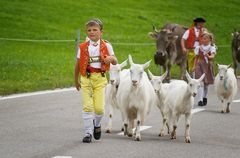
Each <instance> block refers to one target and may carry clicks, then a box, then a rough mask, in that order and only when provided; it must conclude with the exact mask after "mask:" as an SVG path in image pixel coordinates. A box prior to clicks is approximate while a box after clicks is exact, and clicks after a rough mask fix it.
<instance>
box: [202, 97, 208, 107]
mask: <svg viewBox="0 0 240 158" xmlns="http://www.w3.org/2000/svg"><path fill="white" fill-rule="evenodd" d="M204 105H207V98H203V106H204Z"/></svg>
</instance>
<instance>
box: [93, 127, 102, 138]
mask: <svg viewBox="0 0 240 158" xmlns="http://www.w3.org/2000/svg"><path fill="white" fill-rule="evenodd" d="M101 133H102V131H101V126H100V127H95V126H94V131H93V137H94V139H96V140H99V139H100V138H101Z"/></svg>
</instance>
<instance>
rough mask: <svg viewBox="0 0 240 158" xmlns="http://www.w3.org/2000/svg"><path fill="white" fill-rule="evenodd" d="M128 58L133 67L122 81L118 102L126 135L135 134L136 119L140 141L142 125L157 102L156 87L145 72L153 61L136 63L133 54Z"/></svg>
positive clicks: (135, 137)
mask: <svg viewBox="0 0 240 158" xmlns="http://www.w3.org/2000/svg"><path fill="white" fill-rule="evenodd" d="M128 60H129V63H130V65H131V67H130V70H129V71H128V75H127V77H125V79H123V80H121V82H120V85H119V89H118V93H117V102H118V105H119V108H120V109H121V111H122V114H123V117H124V135H128V136H130V137H131V136H132V135H133V131H132V129H133V127H134V123H135V122H134V121H135V120H136V129H135V131H134V140H137V141H140V140H141V135H140V125H141V124H143V122H144V120H145V117H146V115H147V114H148V113H149V110H150V106H151V105H152V104H155V102H156V97H154V96H155V93H154V89H153V87H152V85H151V83H150V81H149V79H148V77H147V74H146V72H144V69H146V68H147V67H148V66H149V65H150V62H151V61H148V62H146V63H145V64H142V65H141V64H134V63H133V61H132V57H131V55H129V57H128Z"/></svg>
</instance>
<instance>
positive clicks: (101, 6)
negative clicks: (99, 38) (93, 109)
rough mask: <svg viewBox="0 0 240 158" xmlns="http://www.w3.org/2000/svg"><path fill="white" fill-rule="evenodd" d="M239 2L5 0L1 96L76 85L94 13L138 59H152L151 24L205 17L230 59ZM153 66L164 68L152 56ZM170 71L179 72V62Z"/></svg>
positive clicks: (118, 47)
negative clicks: (79, 55)
mask: <svg viewBox="0 0 240 158" xmlns="http://www.w3.org/2000/svg"><path fill="white" fill-rule="evenodd" d="M239 6H240V1H239V0H218V1H215V0H199V1H192V0H183V1H177V0H148V1H146V0H138V1H136V0H132V1H129V0H121V1H114V0H104V1H103V0H99V1H96V0H88V1H83V0H67V1H66V0H37V1H32V0H11V1H9V0H1V1H0V96H4V95H9V94H15V93H22V92H31V91H38V90H46V89H56V88H64V87H72V86H74V80H73V79H74V77H73V72H74V64H75V60H76V57H75V56H76V52H75V45H76V42H75V39H76V36H77V33H76V31H77V30H78V29H79V30H80V40H81V41H84V39H85V37H86V36H85V26H84V25H85V22H86V21H87V20H89V19H90V18H96V17H97V18H100V19H101V20H102V21H103V23H104V31H103V38H104V39H107V40H109V41H110V42H111V43H112V45H113V48H114V51H115V54H116V56H117V58H118V60H119V62H122V61H124V60H125V59H127V56H128V54H131V55H132V56H133V60H134V62H136V63H145V62H146V61H148V60H150V59H153V55H154V53H155V51H156V46H155V41H153V40H152V39H150V38H149V37H148V32H150V31H152V25H155V26H156V27H157V28H161V26H163V25H164V24H165V23H168V22H172V23H179V24H182V25H184V26H187V27H188V26H191V24H192V20H193V18H195V17H199V16H201V17H205V18H206V20H207V22H206V24H205V26H206V27H207V28H208V30H210V31H211V32H212V33H213V34H214V35H215V39H216V45H217V46H218V51H217V53H218V54H217V56H216V58H215V62H218V63H221V64H230V63H231V62H232V59H231V47H230V45H231V38H232V37H231V33H232V32H233V31H234V29H239V28H240V23H239V17H240V9H239ZM14 39H15V40H14ZM16 39H24V40H16ZM34 40H36V41H34ZM38 40H39V41H38ZM44 40H45V41H44ZM52 40H55V41H52ZM57 40H60V41H57ZM61 40H63V41H61ZM150 70H151V71H152V72H153V74H155V75H159V73H160V72H159V67H158V66H156V65H155V64H154V62H152V64H151V66H150ZM172 76H173V77H174V78H177V77H178V76H179V70H178V67H176V66H174V68H173V71H172Z"/></svg>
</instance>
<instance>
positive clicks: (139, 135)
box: [134, 112, 141, 141]
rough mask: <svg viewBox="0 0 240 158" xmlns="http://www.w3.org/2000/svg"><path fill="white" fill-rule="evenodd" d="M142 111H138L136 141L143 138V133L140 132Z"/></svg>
mask: <svg viewBox="0 0 240 158" xmlns="http://www.w3.org/2000/svg"><path fill="white" fill-rule="evenodd" d="M139 113H140V112H138V114H137V126H136V129H135V131H136V135H135V138H134V140H136V141H140V140H141V134H140V125H141V116H140V114H139Z"/></svg>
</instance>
